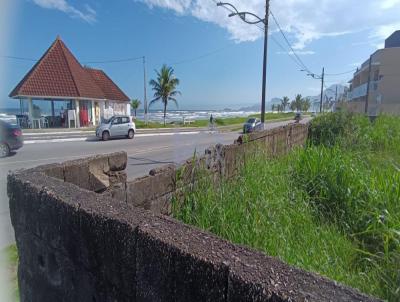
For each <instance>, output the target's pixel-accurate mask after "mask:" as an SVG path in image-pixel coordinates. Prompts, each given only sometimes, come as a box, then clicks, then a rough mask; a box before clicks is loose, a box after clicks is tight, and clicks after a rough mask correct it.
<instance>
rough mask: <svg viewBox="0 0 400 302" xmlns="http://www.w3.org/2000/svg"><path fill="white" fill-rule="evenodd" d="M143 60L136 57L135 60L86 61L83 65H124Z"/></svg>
mask: <svg viewBox="0 0 400 302" xmlns="http://www.w3.org/2000/svg"><path fill="white" fill-rule="evenodd" d="M141 59H143V56H141V57H134V58H126V59H114V60H105V61H86V62H82V64H110V63H123V62H133V61H138V60H141Z"/></svg>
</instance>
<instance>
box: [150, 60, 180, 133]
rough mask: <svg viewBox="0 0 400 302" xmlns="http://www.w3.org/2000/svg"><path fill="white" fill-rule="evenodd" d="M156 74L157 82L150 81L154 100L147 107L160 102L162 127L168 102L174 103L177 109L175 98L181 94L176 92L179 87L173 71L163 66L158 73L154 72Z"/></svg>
mask: <svg viewBox="0 0 400 302" xmlns="http://www.w3.org/2000/svg"><path fill="white" fill-rule="evenodd" d="M155 72H156V74H157V80H151V81H150V86H153V88H152V89H153V91H154V99H153V100H152V101H151V102H150V104H149V107H150V106H152V105H153V104H154V103H156V102H158V101H161V102H162V104H163V106H164V126H165V120H166V116H167V106H168V102H169V101H171V102H174V103H175V105H176V107H178V102H177V100H176V98H175V97H176V96H177V95H180V94H181V93H180V92H179V91H177V90H176V87H177V86H178V85H179V79H177V78H175V76H174V69H173V68H172V67H168V66H167V65H163V66H162V67H161V70H160V71H157V70H156V71H155Z"/></svg>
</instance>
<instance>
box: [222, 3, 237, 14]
mask: <svg viewBox="0 0 400 302" xmlns="http://www.w3.org/2000/svg"><path fill="white" fill-rule="evenodd" d="M217 6H230V7H232V8H233V10H234V11H235V12H236V14H239V11H238V10H237V8H236V7H235V6H233V5H232V4H230V3H228V2H218V3H217Z"/></svg>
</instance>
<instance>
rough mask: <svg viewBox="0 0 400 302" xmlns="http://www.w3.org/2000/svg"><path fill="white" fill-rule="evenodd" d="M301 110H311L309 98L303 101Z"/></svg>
mask: <svg viewBox="0 0 400 302" xmlns="http://www.w3.org/2000/svg"><path fill="white" fill-rule="evenodd" d="M301 107H302V108H301V110H302V111H304V112H307V111H308V110H309V109H310V108H311V100H310V99H309V98H306V99H303V102H302V106H301Z"/></svg>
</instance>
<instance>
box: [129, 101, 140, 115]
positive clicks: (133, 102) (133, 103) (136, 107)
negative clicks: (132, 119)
mask: <svg viewBox="0 0 400 302" xmlns="http://www.w3.org/2000/svg"><path fill="white" fill-rule="evenodd" d="M141 104H142V102H141V101H140V100H139V99H133V100H131V107H132V109H133V110H134V111H135V116H136V110H137V109H138V108H139V107H140V105H141Z"/></svg>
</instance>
